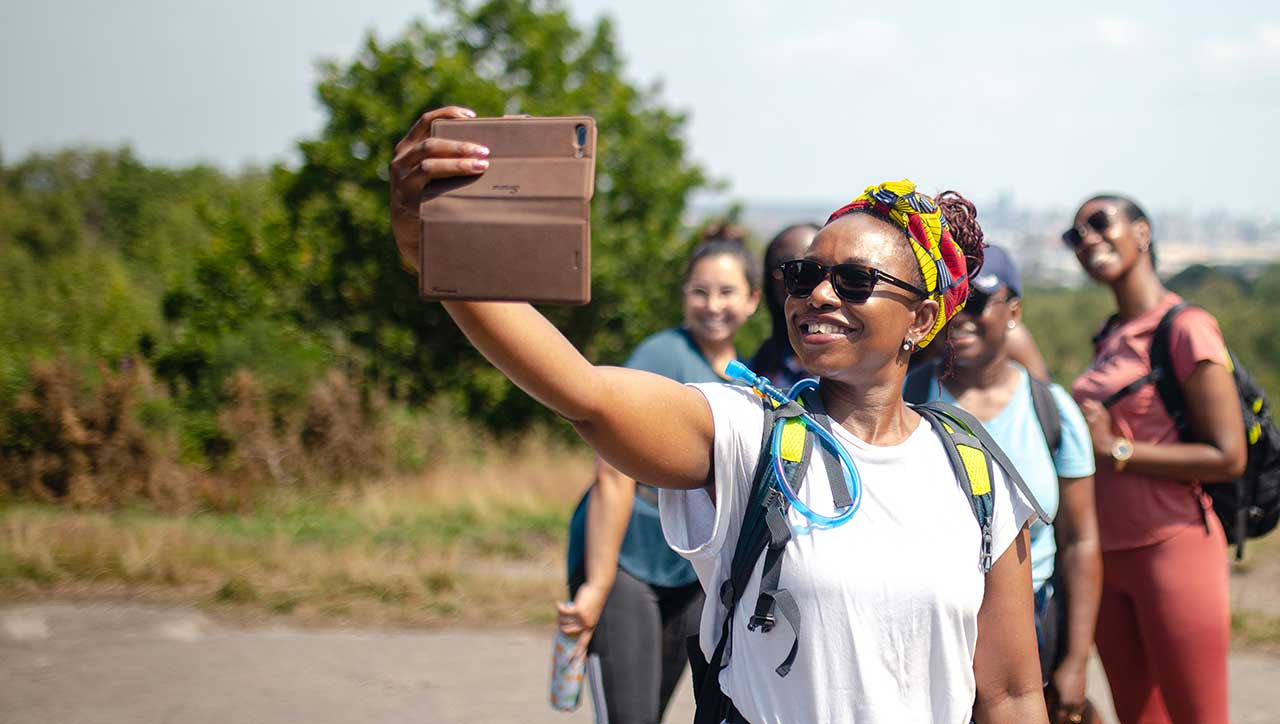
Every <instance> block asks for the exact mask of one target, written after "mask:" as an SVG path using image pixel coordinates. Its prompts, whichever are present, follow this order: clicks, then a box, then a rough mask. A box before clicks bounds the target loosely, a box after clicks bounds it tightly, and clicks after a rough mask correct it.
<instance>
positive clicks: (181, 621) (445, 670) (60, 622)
mask: <svg viewBox="0 0 1280 724" xmlns="http://www.w3.org/2000/svg"><path fill="white" fill-rule="evenodd" d="M549 656H550V635H549V633H548V634H547V635H542V634H541V633H539V632H536V631H529V630H524V629H497V630H483V631H476V630H451V631H353V630H339V631H321V630H309V629H296V628H287V627H277V626H272V627H265V628H251V629H245V628H237V627H234V626H230V625H226V624H222V623H219V622H217V621H215V620H213V619H211V618H209V617H208V616H206V615H205V614H203V613H201V612H199V611H194V610H189V609H180V608H159V607H149V606H142V605H134V604H121V603H103V604H95V605H80V604H77V605H70V604H66V605H64V604H41V605H24V606H11V607H7V608H0V721H3V722H6V724H79V723H81V722H86V723H87V722H93V723H94V724H117V723H118V724H126V723H127V724H150V723H153V722H154V723H156V724H160V723H164V722H175V723H177V722H181V723H182V724H205V723H206V722H207V723H208V724H215V723H216V724H223V723H224V722H237V723H238V724H239V723H245V724H255V723H257V722H290V723H292V722H307V724H338V723H339V722H342V723H346V722H357V721H358V722H368V723H369V724H378V723H380V722H386V723H387V724H393V723H394V724H410V723H412V722H431V723H432V724H480V723H482V722H486V723H487V722H511V721H518V722H521V724H542V723H544V722H545V723H546V724H569V723H571V722H579V723H581V722H589V721H591V717H590V715H589V711H588V710H587V709H586V708H584V709H581V710H579V711H577V712H574V713H572V714H560V713H557V712H553V711H552V710H551V708H550V707H549V706H548V705H547V703H546V701H547V694H546V690H547V675H548V669H549ZM1231 665H1232V683H1233V691H1232V705H1233V708H1234V711H1235V716H1234V718H1233V721H1235V722H1237V724H1252V723H1253V722H1275V721H1277V720H1278V719H1280V715H1278V714H1277V711H1280V696H1278V695H1277V689H1276V686H1277V684H1276V682H1280V656H1274V655H1269V654H1265V653H1258V652H1237V653H1236V654H1233V656H1232V661H1231ZM1090 688H1091V695H1093V696H1094V698H1095V701H1096V700H1098V699H1105V698H1106V697H1105V692H1104V691H1103V690H1104V689H1105V686H1104V685H1103V683H1102V679H1101V672H1100V671H1094V672H1093V677H1092V679H1091V681H1090ZM692 711H693V706H692V700H691V699H690V696H689V691H688V686H687V685H685V686H683V687H682V688H681V690H680V691H679V693H678V694H677V699H676V701H675V703H674V704H673V706H672V711H671V712H670V714H669V716H668V717H667V721H669V722H687V721H690V720H691V719H692Z"/></svg>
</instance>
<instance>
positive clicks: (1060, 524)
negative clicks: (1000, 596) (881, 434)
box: [904, 246, 1102, 722]
mask: <svg viewBox="0 0 1280 724" xmlns="http://www.w3.org/2000/svg"><path fill="white" fill-rule="evenodd" d="M1021 293H1022V281H1021V277H1020V275H1019V274H1018V269H1017V267H1016V266H1015V265H1014V263H1013V259H1012V258H1011V257H1010V256H1009V254H1008V252H1006V251H1005V250H1004V249H1002V248H1000V247H998V246H989V247H987V248H986V250H985V261H984V262H983V265H982V271H981V273H980V274H979V275H978V276H977V277H975V278H974V280H973V292H972V293H971V294H970V296H969V304H968V305H967V306H966V307H965V308H964V310H963V311H961V312H960V313H959V314H958V315H957V316H956V320H955V321H954V322H952V323H951V326H950V335H949V341H950V342H951V344H952V346H953V348H954V350H955V359H954V370H952V371H950V373H949V374H948V372H946V371H943V370H940V369H939V367H940V365H939V364H937V363H936V362H933V363H926V364H924V365H922V366H921V367H920V368H919V369H917V370H915V371H913V372H912V373H911V375H910V376H908V378H907V382H906V385H905V388H904V397H906V399H907V400H908V401H911V402H917V403H919V402H930V401H933V400H941V401H942V402H946V403H950V404H953V405H959V406H960V407H962V408H964V409H966V410H968V411H969V412H971V413H973V414H974V415H975V416H977V417H978V419H980V420H982V424H983V426H985V427H986V428H987V431H988V432H990V433H991V436H992V437H993V438H995V440H996V442H997V443H999V444H1000V447H1001V448H1002V449H1004V450H1005V452H1007V453H1008V455H1009V457H1010V458H1011V459H1012V460H1013V463H1014V465H1015V466H1017V468H1018V471H1019V472H1020V473H1022V477H1023V479H1024V480H1026V482H1027V485H1029V486H1030V488H1031V492H1032V493H1034V494H1035V496H1036V500H1037V501H1039V503H1040V505H1041V506H1042V507H1043V508H1044V510H1045V511H1046V512H1048V514H1049V516H1050V517H1051V518H1053V523H1052V524H1049V525H1046V524H1044V523H1042V522H1040V521H1036V522H1034V523H1033V524H1032V526H1031V565H1032V568H1031V578H1032V586H1033V587H1034V589H1035V604H1036V618H1035V622H1036V640H1037V644H1038V645H1039V650H1040V671H1041V676H1042V678H1043V681H1044V685H1045V692H1046V696H1047V697H1048V702H1047V703H1048V704H1049V707H1050V713H1051V714H1054V716H1055V717H1056V718H1054V719H1053V720H1054V721H1077V722H1080V721H1084V722H1088V721H1091V719H1090V718H1089V717H1088V716H1087V714H1086V712H1087V708H1086V703H1085V667H1086V664H1087V662H1088V660H1089V651H1090V649H1091V648H1092V646H1093V638H1094V626H1095V622H1096V621H1097V618H1098V603H1099V599H1100V596H1101V592H1102V552H1101V546H1100V543H1099V537H1098V519H1097V515H1096V512H1095V509H1094V496H1093V475H1094V472H1095V470H1094V459H1093V444H1092V441H1091V438H1090V434H1089V426H1088V425H1087V424H1086V423H1085V419H1084V416H1083V415H1082V414H1081V412H1080V408H1079V407H1078V406H1077V405H1076V403H1075V401H1074V400H1073V399H1072V398H1071V396H1070V395H1069V394H1068V393H1067V391H1066V390H1064V389H1062V387H1060V386H1058V385H1055V384H1050V383H1046V382H1043V381H1041V379H1042V378H1039V376H1038V375H1035V376H1036V378H1037V379H1034V380H1033V379H1032V376H1033V375H1032V374H1028V371H1027V368H1026V367H1025V366H1024V365H1023V364H1019V363H1018V362H1017V361H1015V360H1014V358H1013V354H1012V353H1013V349H1012V347H1013V345H1012V343H1011V342H1012V337H1013V333H1014V332H1015V331H1017V330H1019V329H1020V328H1021V324H1020V322H1021V319H1022V300H1021ZM1032 349H1034V344H1033V345H1032ZM939 378H941V382H939ZM1072 717H1078V718H1072Z"/></svg>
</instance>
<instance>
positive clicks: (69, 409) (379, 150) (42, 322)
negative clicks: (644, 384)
mask: <svg viewBox="0 0 1280 724" xmlns="http://www.w3.org/2000/svg"><path fill="white" fill-rule="evenodd" d="M622 70H623V69H622V62H621V60H620V58H619V54H618V52H617V49H616V47H615V44H614V33H613V28H612V26H611V25H610V23H609V21H608V20H600V21H597V22H596V23H595V24H593V25H592V26H591V27H589V28H586V29H585V30H584V29H579V28H576V27H574V26H573V24H572V23H571V22H570V20H569V17H568V16H567V14H566V12H565V11H564V10H563V9H562V8H561V6H560V5H559V4H558V3H556V2H552V1H550V0H546V1H544V0H489V1H488V2H483V3H480V4H478V5H464V4H462V3H459V2H451V1H450V2H444V3H442V5H441V10H440V12H439V13H438V14H437V19H436V20H433V21H432V23H431V24H427V23H417V24H414V25H413V26H411V27H410V28H408V29H407V30H406V32H404V33H403V34H402V35H400V36H399V37H397V38H393V39H391V40H388V41H386V42H380V41H378V40H377V39H376V38H374V37H373V36H370V37H369V38H368V39H367V40H366V41H365V43H364V45H363V47H362V49H361V50H360V52H359V54H358V55H357V57H356V58H355V59H354V61H352V62H350V63H347V64H339V63H328V64H326V65H324V66H323V79H322V81H321V83H320V85H319V88H318V95H319V98H320V101H321V103H322V105H323V106H324V109H325V112H326V114H327V123H326V125H325V127H324V129H323V131H322V132H321V133H320V134H319V135H318V136H317V137H316V138H313V139H310V140H307V141H305V142H303V143H301V144H300V151H301V158H302V163H301V164H300V166H299V167H298V168H296V169H291V168H284V167H278V168H275V169H272V170H270V171H257V170H249V171H244V172H241V173H238V174H234V175H228V174H225V173H222V172H219V171H216V170H214V169H210V168H207V167H192V168H185V169H167V168H156V167H149V166H146V165H144V164H142V163H140V162H139V161H138V160H137V159H136V158H134V156H133V155H132V154H131V153H130V151H128V150H127V149H125V150H119V151H85V150H67V151H63V152H60V153H57V154H53V155H36V156H32V157H30V158H27V159H24V160H21V161H18V162H17V163H12V164H9V165H4V164H3V163H0V300H2V301H0V482H4V481H5V480H7V481H8V482H9V484H10V487H16V488H19V489H21V488H23V486H24V485H29V483H26V482H24V479H25V478H24V476H40V477H41V478H42V480H43V481H44V482H43V483H41V484H40V485H36V486H33V487H35V488H38V489H41V490H45V491H51V492H52V493H53V494H57V495H61V494H63V493H65V492H67V491H71V490H73V489H75V488H76V486H77V485H80V486H81V488H82V489H83V490H85V491H88V492H86V493H85V494H84V495H83V496H82V499H83V500H85V501H90V502H92V501H94V500H102V499H107V500H114V499H115V498H116V496H115V495H114V494H111V493H109V492H108V493H104V492H103V491H102V490H98V492H97V493H94V492H93V486H92V485H89V484H88V483H86V482H85V481H86V480H88V479H89V478H92V477H94V476H99V477H101V475H102V471H103V469H104V467H111V466H118V465H120V464H122V463H121V462H120V461H127V462H128V470H135V471H145V474H142V473H139V475H141V477H142V478H145V479H141V480H135V481H134V482H133V483H131V485H132V486H133V488H131V489H141V488H147V489H148V490H152V491H153V492H151V493H147V494H148V495H152V496H155V495H157V493H155V492H154V491H155V490H161V489H167V488H166V487H165V486H166V485H168V486H170V487H172V486H173V485H178V486H179V487H181V486H183V485H187V483H181V484H176V483H172V482H171V481H172V480H173V479H178V478H181V479H182V480H188V481H190V480H195V479H197V478H199V476H201V475H207V474H211V475H213V476H214V477H218V476H219V475H221V477H220V478H219V479H222V480H232V479H234V480H243V479H251V478H254V477H255V476H256V477H258V478H262V479H267V480H270V481H273V482H277V483H278V482H282V481H291V480H301V479H308V478H317V477H318V478H326V477H333V476H343V475H344V474H347V473H348V472H350V471H347V470H346V467H347V466H351V465H363V466H365V467H366V468H367V470H366V471H365V472H372V471H385V470H388V469H404V468H420V467H422V466H424V465H427V464H429V459H428V456H426V455H425V454H424V453H423V452H422V451H423V450H431V449H433V443H432V441H431V440H429V439H424V437H423V436H424V435H426V434H427V432H425V431H428V430H431V429H435V430H438V429H439V428H429V427H428V426H424V424H420V423H421V422H422V421H423V420H425V419H428V418H437V417H445V418H447V416H448V415H451V414H463V415H465V416H466V417H468V418H469V419H470V420H471V421H474V422H476V423H478V424H479V425H481V426H483V427H485V428H487V429H488V430H491V431H494V432H498V433H504V432H512V431H519V430H525V429H528V428H529V427H530V426H531V425H537V424H539V423H545V422H547V421H549V420H551V416H550V415H549V414H548V413H546V411H544V410H541V409H540V408H539V407H538V406H537V405H536V404H534V403H533V401H532V400H531V399H529V398H528V397H527V396H525V395H524V394H522V393H520V392H519V391H518V390H516V389H515V388H514V387H513V386H511V385H510V384H508V383H507V382H506V381H505V380H504V379H503V378H502V377H501V376H500V375H499V374H498V373H497V372H496V371H495V370H493V369H492V368H491V367H490V366H489V365H487V364H486V363H484V362H483V361H482V360H481V358H480V357H479V356H478V355H477V354H476V353H475V352H474V351H472V350H471V348H470V347H469V346H468V345H467V344H465V342H464V341H463V339H462V337H461V336H460V334H459V333H458V331H457V329H456V327H455V326H454V325H453V324H452V323H451V322H450V321H449V320H448V318H447V316H446V315H445V314H444V312H443V310H442V308H441V307H440V305H437V304H429V303H423V302H422V301H420V300H419V299H418V297H417V292H416V286H415V283H414V279H413V277H412V276H411V275H410V274H407V273H406V272H405V271H404V270H403V269H402V268H401V266H400V262H399V258H398V255H397V252H396V251H395V248H394V244H393V242H392V239H391V233H390V224H389V218H388V213H387V199H386V196H387V182H386V171H385V169H386V165H387V163H388V161H389V159H390V156H391V153H392V148H393V146H394V144H395V142H396V141H397V140H398V139H399V138H400V137H401V135H402V134H403V133H404V132H405V130H406V129H407V128H409V126H410V125H412V123H413V122H414V120H415V119H416V118H417V116H418V115H419V114H420V113H421V112H422V111H423V110H425V109H428V108H432V107H436V106H440V105H444V104H448V103H458V104H464V105H468V106H470V107H472V108H474V109H475V110H476V111H477V112H478V113H480V114H481V115H500V114H503V113H530V114H537V115H569V114H590V115H593V116H594V117H595V118H596V119H597V121H598V126H599V129H600V137H599V158H598V168H597V193H596V197H595V200H594V203H593V209H592V213H593V218H592V221H593V223H592V227H593V229H592V236H593V258H592V266H593V269H592V271H593V274H592V294H593V302H592V304H591V305H589V306H586V307H576V308H554V309H548V310H546V311H547V312H548V314H549V315H550V316H551V317H552V318H553V319H554V321H555V322H556V323H557V324H558V325H559V327H560V328H561V329H562V330H564V332H565V334H566V335H567V336H568V337H569V338H570V339H571V340H572V341H573V342H574V343H575V344H577V345H578V346H579V347H580V348H581V349H582V350H583V351H584V352H585V353H586V355H587V356H588V357H589V358H590V359H593V360H595V361H598V362H602V363H617V362H620V361H621V360H622V359H624V358H625V356H626V354H627V353H628V352H629V351H630V350H631V349H632V348H633V347H634V346H635V345H636V343H638V342H639V341H640V340H641V339H643V338H644V337H645V336H647V335H649V334H651V333H653V332H655V331H657V330H659V329H662V328H664V327H668V326H670V325H672V324H674V323H676V322H677V321H678V319H679V306H680V295H679V294H678V292H677V290H678V288H679V283H680V277H681V274H682V272H683V265H684V258H685V255H686V254H687V252H688V250H689V246H690V239H692V238H693V237H694V235H693V234H691V233H690V232H689V230H687V229H684V228H682V227H681V218H682V215H683V213H684V212H685V205H686V200H687V198H688V196H689V194H690V192H691V191H693V190H695V189H697V188H699V187H701V186H704V185H705V184H706V179H705V177H704V174H703V172H702V171H701V170H700V169H699V168H698V167H697V166H695V165H693V164H692V163H691V162H690V161H689V160H688V159H687V158H686V154H685V147H684V143H683V140H682V132H683V128H684V122H685V119H684V117H683V116H682V115H681V114H679V113H677V112H674V111H672V110H670V109H667V108H665V107H664V106H663V105H662V104H661V103H660V102H659V100H658V97H657V95H658V94H657V90H656V88H640V87H637V86H635V85H633V84H631V83H629V82H627V81H626V80H625V79H624V77H623V73H622ZM1174 286H1175V288H1177V289H1178V290H1179V291H1181V292H1183V293H1185V294H1186V295H1187V296H1189V297H1190V298H1191V299H1192V300H1193V301H1197V302H1200V303H1201V304H1203V305H1204V306H1206V307H1208V308H1209V309H1210V310H1211V311H1212V312H1214V313H1215V314H1217V315H1218V318H1219V319H1220V320H1221V324H1222V327H1223V330H1224V332H1225V333H1226V336H1227V338H1228V340H1229V341H1230V343H1231V344H1232V346H1233V347H1234V348H1235V349H1236V350H1237V352H1238V353H1239V355H1240V356H1241V358H1242V359H1243V360H1244V361H1245V363H1246V364H1247V365H1248V366H1249V367H1250V368H1251V369H1252V370H1253V371H1254V373H1255V374H1256V375H1257V376H1258V378H1259V379H1260V381H1261V382H1262V383H1263V384H1264V386H1266V387H1267V388H1268V389H1270V390H1273V391H1276V392H1280V363H1278V362H1277V359H1280V357H1278V355H1280V335H1277V334H1276V332H1277V331H1280V323H1277V321H1276V319H1275V317H1274V316H1273V313H1272V312H1271V310H1272V309H1274V308H1275V307H1276V306H1277V304H1280V268H1273V269H1270V270H1266V271H1264V272H1263V273H1261V274H1258V275H1254V276H1253V277H1250V278H1249V280H1248V281H1246V280H1244V278H1243V277H1241V276H1240V275H1231V274H1222V273H1218V272H1214V271H1211V270H1205V269H1192V270H1188V271H1187V272H1185V273H1184V274H1182V275H1180V277H1179V278H1178V279H1177V280H1175V282H1174ZM1110 307H1111V301H1110V298H1109V297H1108V296H1107V294H1106V293H1105V292H1104V291H1103V290H1101V289H1098V288H1096V287H1090V288H1085V289H1079V290H1063V289H1058V290H1038V291H1034V292H1033V293H1029V294H1028V295H1027V299H1026V304H1025V308H1026V319H1027V322H1028V325H1029V326H1030V328H1031V329H1032V330H1033V332H1034V333H1035V334H1036V336H1037V338H1038V340H1039V343H1040V345H1041V347H1042V349H1043V351H1044V354H1045V356H1046V358H1047V359H1048V360H1049V361H1050V364H1051V366H1052V369H1053V371H1054V373H1055V376H1056V377H1057V379H1059V380H1060V381H1063V382H1069V381H1070V379H1071V378H1072V377H1073V376H1074V375H1075V374H1076V373H1078V372H1079V371H1080V370H1081V369H1083V367H1084V366H1085V365H1086V364H1087V363H1088V360H1089V358H1090V356H1091V347H1090V345H1089V342H1088V340H1089V337H1090V335H1091V333H1092V332H1093V330H1094V329H1096V327H1097V325H1098V324H1099V323H1100V322H1101V320H1103V319H1104V318H1105V317H1106V316H1107V314H1108V313H1109V312H1110ZM766 317H767V315H766V313H765V312H764V311H763V309H762V310H761V311H760V312H759V313H758V314H757V316H756V318H754V319H753V320H752V321H751V322H749V324H748V327H747V328H746V329H744V334H743V335H742V337H741V338H740V341H741V343H742V345H741V350H740V351H741V352H742V353H744V354H749V353H750V352H751V351H752V350H753V349H754V346H755V344H756V343H758V341H759V340H760V339H761V338H762V337H763V335H764V334H765V332H766V329H767V324H768V322H767V319H766ZM51 360H60V361H59V362H58V363H57V364H53V363H51ZM428 410H430V412H428ZM432 434H435V433H432ZM434 447H439V446H438V445H435V446H434ZM375 458H376V459H378V460H382V462H377V460H375ZM387 459H391V462H389V463H388V462H387ZM166 465H167V466H168V467H165V466H166ZM179 468H181V469H182V470H185V471H187V472H185V473H182V474H177V473H174V472H173V471H175V470H178V469H179ZM192 471H194V472H192ZM119 474H123V473H119ZM129 475H131V476H133V477H138V475H133V473H129ZM175 475H177V478H175V477H174V476H175ZM192 475H195V476H196V477H194V478H193V477H191V476H192ZM184 476H186V477H184ZM200 479H201V480H204V479H203V478H200ZM77 481H79V482H77ZM166 481H169V482H166ZM205 483H208V480H204V483H201V484H205ZM104 484H105V485H116V483H115V482H110V481H108V483H104ZM86 486H87V487H86ZM99 487H101V486H99ZM215 487H216V486H215ZM211 490H212V488H211ZM215 492H217V491H215ZM210 494H211V495H212V494H213V493H210ZM218 494H219V495H223V496H224V497H226V499H228V500H231V499H232V498H233V497H234V496H230V497H227V495H228V494H227V493H226V491H222V492H220V493H218Z"/></svg>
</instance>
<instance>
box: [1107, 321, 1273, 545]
mask: <svg viewBox="0 0 1280 724" xmlns="http://www.w3.org/2000/svg"><path fill="white" fill-rule="evenodd" d="M1190 306H1191V305H1189V304H1187V303H1186V302H1179V303H1177V304H1175V305H1174V306H1173V307H1172V308H1171V309H1169V311H1167V312H1165V314H1164V316H1163V317H1161V318H1160V323H1159V324H1157V325H1156V331H1155V334H1154V335H1153V336H1152V338H1151V355H1150V356H1151V371H1150V372H1149V373H1147V374H1146V375H1144V376H1143V377H1140V378H1138V379H1136V380H1134V381H1133V382H1131V383H1129V384H1128V385H1125V386H1124V387H1123V388H1121V389H1120V390H1118V391H1116V392H1115V393H1113V394H1112V395H1111V396H1109V397H1108V398H1107V399H1105V400H1103V402H1102V404H1103V405H1104V406H1106V407H1111V406H1112V405H1114V404H1115V403H1116V402H1118V401H1119V400H1120V399H1121V398H1123V397H1125V396H1127V395H1129V394H1131V393H1133V392H1135V391H1137V390H1138V389H1140V388H1141V387H1142V386H1143V385H1146V384H1148V383H1150V384H1154V385H1155V386H1156V391H1157V392H1158V393H1159V394H1160V401H1161V402H1162V403H1163V404H1164V407H1165V410H1167V411H1168V413H1169V417H1171V418H1173V422H1174V425H1176V426H1177V429H1178V437H1180V438H1181V439H1182V440H1184V441H1187V442H1194V441H1195V440H1194V438H1193V436H1192V433H1191V425H1190V422H1189V421H1188V420H1187V402H1186V398H1185V397H1184V396H1183V394H1182V386H1181V385H1179V384H1178V378H1177V375H1175V374H1174V372H1173V359H1172V357H1171V356H1170V351H1169V331H1170V329H1171V328H1172V327H1173V320H1174V318H1175V317H1177V316H1178V313H1179V312H1181V311H1182V310H1184V309H1187V308H1188V307H1190ZM1115 323H1116V318H1115V317H1112V318H1111V319H1109V320H1107V323H1106V325H1104V326H1103V328H1102V331H1101V332H1099V333H1098V335H1097V336H1096V337H1094V341H1095V344H1096V343H1097V342H1099V341H1101V340H1102V338H1103V337H1104V336H1106V334H1107V333H1108V332H1110V331H1111V328H1112V327H1113V326H1115ZM1227 357H1228V359H1229V361H1230V369H1231V375H1232V377H1234V378H1235V382H1236V390H1237V391H1238V392H1239V394H1240V411H1241V412H1242V413H1243V416H1244V430H1245V442H1246V443H1247V444H1248V455H1249V457H1248V462H1247V463H1246V464H1245V469H1244V474H1243V475H1241V476H1240V477H1239V478H1237V479H1236V480H1231V481H1226V482H1214V483H1206V484H1205V485H1204V490H1205V492H1207V493H1208V494H1209V497H1211V498H1213V512H1214V513H1217V515H1218V519H1219V520H1221V521H1222V529H1223V530H1224V531H1225V532H1226V534H1227V541H1228V542H1230V543H1235V544H1236V560H1240V559H1241V558H1243V557H1244V542H1245V539H1247V538H1257V537H1260V536H1262V535H1265V534H1267V533H1269V532H1271V530H1272V529H1273V528H1275V527H1276V523H1277V521H1280V430H1277V429H1276V426H1275V423H1274V422H1273V421H1272V419H1271V403H1270V402H1268V401H1267V395H1266V393H1265V392H1263V390H1262V388H1261V387H1260V386H1259V385H1258V383H1257V382H1256V381H1255V380H1254V379H1253V377H1252V376H1250V374H1249V373H1248V372H1247V371H1246V370H1245V369H1244V367H1242V366H1241V365H1240V362H1239V360H1237V359H1236V356H1235V354H1234V353H1233V352H1232V351H1231V350H1230V349H1228V350H1227Z"/></svg>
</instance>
